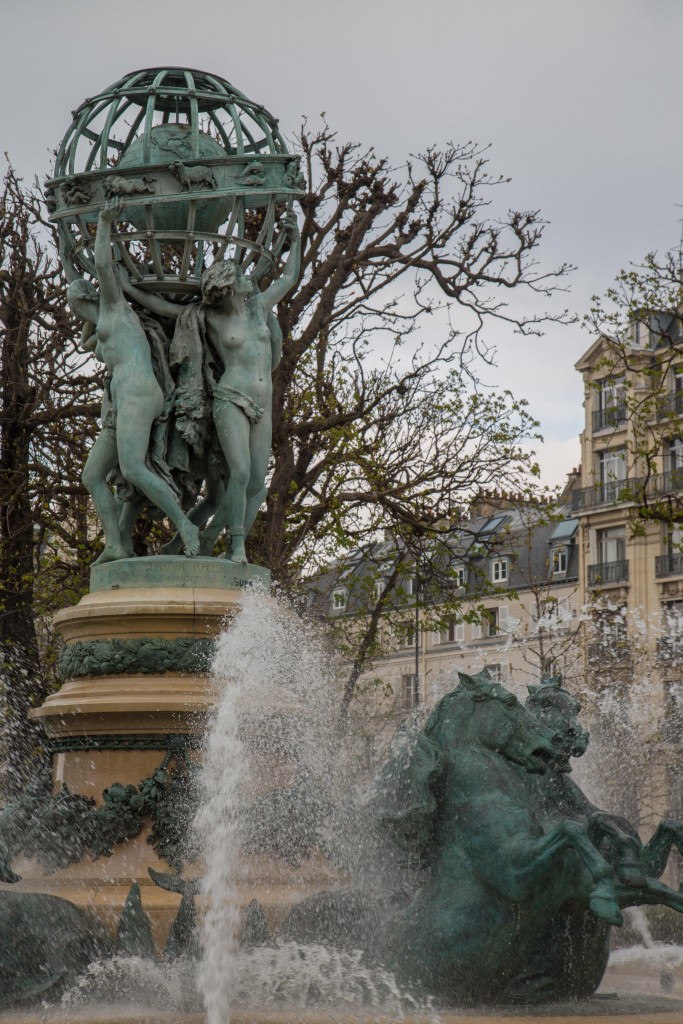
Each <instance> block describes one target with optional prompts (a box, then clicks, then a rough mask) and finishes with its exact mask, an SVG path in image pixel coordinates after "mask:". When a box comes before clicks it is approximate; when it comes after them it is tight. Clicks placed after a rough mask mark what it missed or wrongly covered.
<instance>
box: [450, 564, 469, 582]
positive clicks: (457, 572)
mask: <svg viewBox="0 0 683 1024" xmlns="http://www.w3.org/2000/svg"><path fill="white" fill-rule="evenodd" d="M466 582H467V575H466V573H465V566H464V565H456V566H454V567H453V586H455V587H464V586H465V583H466Z"/></svg>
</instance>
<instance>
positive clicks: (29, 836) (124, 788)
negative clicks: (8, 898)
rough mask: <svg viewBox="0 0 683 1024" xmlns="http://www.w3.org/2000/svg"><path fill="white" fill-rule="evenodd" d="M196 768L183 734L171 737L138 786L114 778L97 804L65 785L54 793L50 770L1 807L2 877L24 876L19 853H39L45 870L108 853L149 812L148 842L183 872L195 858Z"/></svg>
mask: <svg viewBox="0 0 683 1024" xmlns="http://www.w3.org/2000/svg"><path fill="white" fill-rule="evenodd" d="M172 761H174V762H175V763H174V765H173V769H172V770H170V765H171V762H172ZM197 772H198V766H197V765H196V763H195V762H194V761H193V760H192V759H191V757H190V756H189V753H188V750H187V744H186V742H185V737H183V736H177V737H174V738H173V740H172V741H170V742H169V750H168V752H167V753H166V755H165V757H164V758H163V760H162V762H161V764H160V765H159V767H158V768H157V769H156V770H155V771H154V772H153V773H152V775H150V776H149V777H148V778H146V779H143V780H142V782H140V783H139V784H138V785H137V786H134V785H123V784H122V783H119V782H115V783H114V784H113V785H111V786H109V788H108V789H105V790H104V792H103V794H102V798H103V803H102V806H100V807H96V806H95V801H94V800H93V799H92V798H91V797H85V796H80V795H79V794H77V793H72V792H71V791H70V789H69V788H68V786H66V785H63V786H62V788H61V789H60V790H59V792H58V793H53V792H52V778H51V775H50V773H49V772H45V773H44V774H42V775H41V776H39V777H38V778H37V779H36V780H35V781H34V782H32V783H31V784H30V785H29V786H27V787H26V789H25V790H24V791H23V793H22V794H21V795H20V796H19V797H17V799H16V800H14V801H12V802H11V803H10V804H8V806H7V807H5V809H4V810H3V811H2V812H0V881H1V882H6V883H12V882H17V881H19V880H20V876H19V875H17V874H16V873H15V872H14V871H13V870H12V866H11V865H12V861H13V860H14V859H15V858H16V857H18V856H19V855H20V854H23V855H24V856H26V857H34V858H36V859H37V860H38V862H39V864H40V865H41V867H42V868H43V869H44V870H45V871H46V872H47V873H48V874H50V873H52V872H54V871H58V870H60V869H62V868H66V867H68V866H69V865H70V864H75V863H77V862H78V861H79V860H81V859H82V857H84V856H85V855H86V854H88V855H89V856H91V857H92V858H93V859H97V858H99V857H109V856H111V854H112V852H113V850H114V847H115V846H116V845H118V844H119V843H123V842H126V841H127V840H128V839H134V838H135V837H136V836H138V835H139V834H140V832H141V831H142V828H143V826H144V824H145V821H146V820H148V819H150V818H151V820H152V831H151V833H150V835H149V837H148V840H147V841H148V842H149V843H150V844H151V845H152V846H153V847H154V849H155V850H156V852H157V853H158V854H159V856H160V857H163V859H164V860H165V861H166V862H167V863H168V864H170V865H171V867H172V868H174V870H176V871H181V870H182V868H183V865H184V864H185V863H186V862H187V861H188V860H191V859H193V858H194V853H193V852H192V851H191V850H190V846H189V839H188V837H189V834H190V823H191V820H192V816H193V815H194V812H195V808H196V777H197Z"/></svg>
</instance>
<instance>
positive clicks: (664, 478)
mask: <svg viewBox="0 0 683 1024" xmlns="http://www.w3.org/2000/svg"><path fill="white" fill-rule="evenodd" d="M674 491H683V467H680V468H678V469H671V470H669V471H668V472H666V473H654V474H653V475H652V476H638V477H629V478H628V479H626V480H607V481H605V483H602V484H594V485H593V486H592V487H582V488H581V489H580V490H578V491H574V493H573V494H572V511H573V512H581V511H583V510H585V509H589V508H596V507H597V506H599V505H617V504H620V503H624V502H639V501H642V500H643V499H644V498H646V497H647V498H657V497H660V496H662V495H665V494H671V493H673V492H674Z"/></svg>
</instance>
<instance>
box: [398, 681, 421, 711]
mask: <svg viewBox="0 0 683 1024" xmlns="http://www.w3.org/2000/svg"><path fill="white" fill-rule="evenodd" d="M419 696H420V694H419V688H418V680H417V676H416V675H415V673H414V672H409V673H406V674H405V675H402V676H401V707H402V708H403V709H404V710H405V711H408V710H410V708H414V707H416V706H417V704H418V702H419Z"/></svg>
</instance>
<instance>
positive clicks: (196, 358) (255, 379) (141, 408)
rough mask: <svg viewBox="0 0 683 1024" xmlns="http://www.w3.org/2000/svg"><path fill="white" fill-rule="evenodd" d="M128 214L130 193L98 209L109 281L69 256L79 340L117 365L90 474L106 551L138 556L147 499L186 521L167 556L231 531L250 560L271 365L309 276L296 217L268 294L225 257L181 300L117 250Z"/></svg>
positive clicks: (234, 545)
mask: <svg viewBox="0 0 683 1024" xmlns="http://www.w3.org/2000/svg"><path fill="white" fill-rule="evenodd" d="M122 214H123V202H122V199H121V197H120V196H119V197H114V198H112V199H110V200H109V201H108V202H107V203H106V205H105V206H104V208H103V209H102V210H101V212H100V213H99V216H98V220H97V229H96V235H95V244H94V252H95V269H96V273H97V283H98V286H99V287H98V288H96V287H95V286H94V285H93V284H91V283H90V282H89V281H87V280H86V279H84V278H81V277H76V276H75V271H74V268H73V265H72V266H71V267H70V266H69V264H68V261H65V266H66V269H67V276H69V277H70V278H71V280H70V284H69V287H68V299H69V304H70V306H71V309H72V311H73V312H74V314H75V315H76V316H77V317H78V318H79V319H81V320H83V321H84V328H83V332H82V336H81V347H82V349H83V350H84V351H90V352H93V353H94V355H95V357H96V358H97V359H98V360H100V361H101V362H103V363H104V365H105V367H106V385H105V388H104V393H103V396H102V429H101V432H100V434H99V436H98V438H97V440H96V441H95V444H94V445H93V448H92V450H91V452H90V455H89V457H88V460H87V463H86V466H85V469H84V472H83V483H84V485H85V487H86V489H87V490H88V492H89V493H90V495H91V497H92V499H93V503H94V505H95V510H96V512H97V515H98V517H99V519H100V522H101V524H102V528H103V532H104V549H103V551H102V553H101V554H100V556H99V558H98V559H97V562H99V563H101V562H107V561H114V560H116V559H121V558H130V557H132V555H133V544H132V531H133V528H134V526H135V522H136V519H137V516H138V515H139V514H140V512H141V510H142V509H143V508H145V507H148V508H150V509H153V510H159V511H160V512H161V513H163V515H165V516H167V517H168V519H169V520H170V522H171V523H172V524H173V525H174V526H175V528H176V531H177V532H176V535H175V537H174V538H173V539H172V540H171V541H170V542H169V543H168V544H166V545H165V546H164V548H162V554H176V553H179V552H181V551H183V550H184V552H185V553H186V554H187V555H198V554H201V555H211V554H212V553H213V551H214V547H215V545H216V542H217V541H218V539H219V537H220V536H221V534H222V533H223V531H224V530H227V531H228V532H229V557H230V558H231V559H232V561H234V562H236V563H241V564H245V563H246V561H247V558H246V552H245V538H246V537H247V536H248V535H249V531H250V530H251V527H252V525H253V523H254V520H255V518H256V515H257V512H258V510H259V507H260V506H261V504H262V503H263V501H264V500H265V498H266V494H267V488H266V475H267V470H268V461H269V458H270V449H271V439H272V390H273V389H272V373H273V371H274V370H275V368H276V367H277V365H278V363H279V361H280V357H281V354H282V331H281V330H280V327H279V324H278V321H277V318H276V317H275V314H274V307H275V306H276V305H277V303H278V302H279V301H280V300H281V299H282V298H284V296H285V295H286V294H287V293H288V292H289V291H290V289H291V288H292V287H293V286H294V284H295V283H296V281H297V279H298V276H299V268H300V235H299V230H298V226H297V222H296V217H295V215H294V213H293V212H292V211H291V209H290V210H288V212H287V213H286V214H285V215H284V218H283V223H282V228H281V230H282V231H283V232H285V233H286V236H287V239H288V241H289V254H288V256H287V259H286V262H285V264H284V267H283V271H282V274H281V275H280V276H279V277H277V278H275V279H274V280H273V281H272V282H271V283H270V284H269V285H268V286H267V287H266V288H265V289H264V290H263V291H261V290H260V289H259V287H258V284H257V282H256V280H255V279H254V277H252V276H249V275H247V274H245V273H244V271H243V270H242V268H241V266H240V265H239V263H238V262H236V261H235V260H233V259H223V260H218V261H216V262H214V263H213V264H211V265H210V266H209V267H208V268H207V269H206V270H204V272H203V273H202V275H201V278H200V281H199V290H200V295H199V298H198V299H194V300H193V301H190V302H188V303H186V304H181V303H180V302H173V301H170V300H169V299H167V298H165V297H164V296H162V295H159V294H156V293H152V292H148V291H144V290H142V289H140V288H138V287H136V286H135V285H134V284H133V283H132V282H131V280H130V279H129V277H128V274H127V273H126V271H125V270H124V268H123V267H122V265H121V264H119V263H116V262H115V261H114V258H113V249H112V238H111V235H112V223H113V222H114V221H116V220H117V219H121V218H122Z"/></svg>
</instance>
